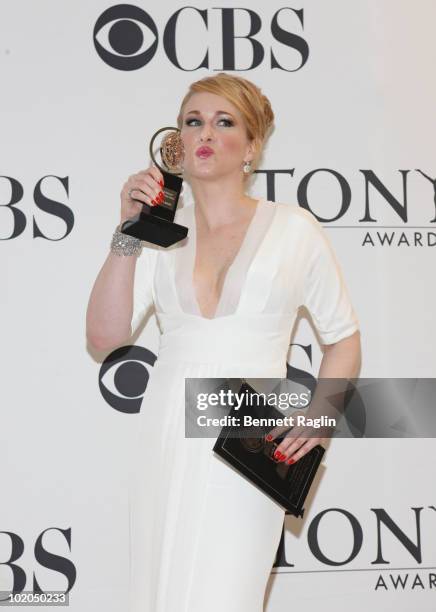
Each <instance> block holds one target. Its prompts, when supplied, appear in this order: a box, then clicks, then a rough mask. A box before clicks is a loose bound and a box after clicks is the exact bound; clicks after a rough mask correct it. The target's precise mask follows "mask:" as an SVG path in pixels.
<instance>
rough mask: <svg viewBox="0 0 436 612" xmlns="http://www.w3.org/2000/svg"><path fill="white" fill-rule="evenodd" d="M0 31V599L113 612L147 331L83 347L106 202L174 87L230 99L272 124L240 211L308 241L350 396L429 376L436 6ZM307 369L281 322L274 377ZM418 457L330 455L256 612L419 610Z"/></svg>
mask: <svg viewBox="0 0 436 612" xmlns="http://www.w3.org/2000/svg"><path fill="white" fill-rule="evenodd" d="M0 12H1V20H0V32H1V36H0V41H1V42H0V70H1V76H0V79H1V80H0V82H1V96H0V105H1V117H2V138H1V158H0V239H1V242H0V250H1V258H2V265H1V275H2V277H1V288H2V291H1V293H2V300H1V304H2V308H1V317H0V321H1V358H2V364H1V374H2V384H1V387H0V393H1V402H0V403H1V415H2V418H1V426H0V432H1V433H0V437H1V438H0V458H1V464H2V496H1V503H0V590H1V591H6V592H7V591H10V590H11V589H12V588H14V589H15V591H21V590H25V591H33V592H34V593H46V592H48V591H56V590H58V591H68V593H69V605H70V609H71V610H74V611H77V612H79V611H80V612H91V611H94V610H96V609H97V610H105V611H106V612H118V611H120V610H125V609H126V601H127V596H128V579H129V576H128V558H129V540H128V498H127V475H128V466H129V460H130V457H131V448H132V441H133V440H134V436H135V432H136V430H137V426H138V418H139V413H140V411H141V410H150V409H153V406H148V405H147V382H148V381H149V379H150V377H152V376H153V363H154V360H155V358H156V355H157V347H158V333H159V332H158V328H157V325H156V321H155V318H154V314H153V312H151V313H150V314H149V316H148V317H147V318H146V319H145V320H144V323H143V325H142V327H141V328H140V330H139V333H138V334H136V335H135V336H134V338H133V339H132V340H131V346H129V347H118V349H116V350H114V351H111V352H106V353H96V352H95V351H94V350H93V349H92V347H90V346H89V345H87V342H86V337H85V313H86V307H87V303H88V298H89V294H90V291H91V288H92V286H93V283H94V280H95V278H96V276H97V273H98V271H99V269H100V267H101V265H102V264H103V262H104V260H105V258H106V256H107V253H108V250H109V244H110V239H111V236H112V232H113V230H114V228H115V226H116V224H117V223H118V220H119V207H120V200H119V194H120V191H121V188H122V185H123V183H124V182H125V180H126V179H127V177H128V176H129V175H130V174H133V173H134V172H137V171H139V170H140V169H143V168H145V167H147V166H148V164H149V161H150V160H149V155H148V144H149V141H150V138H151V136H152V135H153V133H154V132H155V131H156V130H157V129H158V128H160V127H162V126H166V125H174V124H175V122H176V117H177V113H178V110H179V104H180V101H181V99H182V98H183V96H184V94H185V93H186V90H187V88H188V86H189V84H190V83H191V82H192V81H194V80H197V79H199V78H201V77H203V76H206V75H209V74H215V73H216V72H218V71H227V72H230V73H234V74H238V75H241V76H244V77H246V78H248V79H251V80H252V81H254V82H255V83H256V84H257V85H259V86H260V87H261V88H262V90H263V91H264V93H265V94H266V95H267V96H268V97H269V98H270V100H271V103H272V106H273V109H274V112H275V115H276V121H275V130H274V132H273V133H272V135H271V137H270V139H269V142H268V144H267V147H266V150H265V155H264V159H263V163H262V166H261V167H260V168H259V171H258V172H257V174H256V175H255V177H254V179H253V181H252V184H251V187H250V190H251V193H252V194H253V195H256V196H261V197H267V198H268V199H270V200H276V201H279V202H285V203H293V202H296V203H298V204H299V205H300V206H304V207H305V208H307V209H309V210H310V211H311V212H312V213H313V214H314V215H316V216H317V218H318V219H319V220H320V222H321V223H322V224H323V226H324V228H325V229H326V231H327V233H328V236H329V238H330V239H331V242H332V244H333V246H334V249H335V251H336V253H337V257H338V259H339V261H340V264H341V267H342V270H343V274H344V277H345V279H346V282H347V285H348V288H349V291H350V295H351V297H352V301H353V304H354V306H355V309H356V313H357V315H358V317H359V321H360V326H361V336H362V351H363V362H362V369H361V372H360V374H361V376H362V377H376V378H382V377H397V378H407V377H417V378H424V377H430V378H433V377H434V376H435V366H436V359H435V342H436V331H435V325H434V312H435V310H436V290H435V282H434V270H435V262H436V260H435V253H436V248H435V247H436V149H435V144H434V143H435V142H436V122H435V109H436V84H435V80H434V78H433V74H434V66H435V60H436V43H435V38H434V23H435V20H436V3H435V2H432V1H430V0H418V1H417V2H415V3H414V4H413V6H411V4H410V2H406V1H405V0H357V1H355V2H347V1H346V0H328V1H323V0H312V1H310V0H309V1H306V0H300V2H297V3H292V2H291V3H289V2H288V3H286V2H283V1H281V2H277V1H276V0H274V1H272V2H267V3H265V2H261V1H257V0H256V1H250V2H246V3H244V2H242V3H241V2H238V3H235V2H230V1H228V0H224V1H222V2H219V3H211V2H197V3H194V4H192V5H186V4H184V3H181V2H179V1H176V2H172V3H163V2H157V1H154V0H151V1H148V2H138V3H135V4H113V3H110V2H107V1H103V0H93V1H92V2H85V1H83V0H81V1H79V2H56V1H55V0H41V1H36V2H20V3H18V2H13V1H11V0H9V1H7V0H6V1H4V2H2V3H1V7H0ZM183 198H184V202H187V201H188V200H189V198H190V192H189V186H188V185H186V186H185V190H184V194H183ZM182 204H183V202H182ZM235 342H237V338H235ZM321 358H322V350H321V347H320V345H319V343H318V341H317V335H316V330H315V329H314V327H313V323H312V322H311V320H310V317H309V316H308V314H307V313H306V312H301V316H300V317H299V319H298V321H297V324H296V327H295V333H294V334H293V336H292V344H291V346H290V349H289V356H288V363H289V366H290V371H292V368H295V369H297V370H301V371H303V372H306V373H309V374H311V375H314V376H316V374H317V371H318V368H319V364H320V361H321ZM382 409H383V407H382V406H380V410H382ZM435 460H436V448H435V443H434V440H433V439H431V438H427V439H419V440H418V439H389V440H382V439H377V440H376V439H372V440H371V439H352V440H334V441H333V442H332V444H331V445H330V447H329V450H328V452H327V453H326V455H325V460H324V462H323V466H322V469H321V473H320V478H319V479H318V482H317V486H316V487H315V488H314V490H313V491H311V493H310V496H309V499H308V503H307V510H306V513H305V516H304V519H296V518H294V517H290V516H287V517H286V521H285V526H284V532H283V538H282V541H281V544H280V547H279V550H278V554H277V559H276V563H275V565H274V568H273V570H272V572H271V578H270V581H269V584H268V589H267V595H266V600H265V610H266V611H267V612H279V611H280V612H284V611H285V612H286V611H288V610H295V609H296V608H299V607H304V609H305V610H306V611H308V612H315V611H317V610H320V609H323V610H332V611H333V610H335V612H340V611H342V610H344V611H345V610H349V609H350V608H352V609H353V610H355V611H356V612H366V611H367V610H368V608H369V607H371V609H373V610H385V609H394V608H395V610H397V611H398V612H400V611H409V610H410V609H412V607H413V609H415V610H419V611H420V612H430V611H431V610H434V609H435V601H436V600H435V598H436V544H435V542H436V490H435V485H434V464H435ZM144 469H149V466H144ZM152 494H153V492H150V495H152ZM229 511H231V509H230V508H229ZM241 571H243V568H241ZM5 597H6V596H5V595H4V594H3V598H5ZM30 609H33V606H30Z"/></svg>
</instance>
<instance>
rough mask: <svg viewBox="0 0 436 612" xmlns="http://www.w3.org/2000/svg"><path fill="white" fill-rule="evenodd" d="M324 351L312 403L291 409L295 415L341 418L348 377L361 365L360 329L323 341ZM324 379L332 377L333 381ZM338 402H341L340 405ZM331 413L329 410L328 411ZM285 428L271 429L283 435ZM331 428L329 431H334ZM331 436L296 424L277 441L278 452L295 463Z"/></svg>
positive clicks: (274, 434) (285, 459)
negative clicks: (335, 339)
mask: <svg viewBox="0 0 436 612" xmlns="http://www.w3.org/2000/svg"><path fill="white" fill-rule="evenodd" d="M323 346H324V355H323V358H322V361H321V365H320V369H319V374H318V385H317V388H316V390H315V393H314V395H313V398H312V400H311V403H310V405H309V408H308V410H307V412H303V411H301V410H298V411H295V412H293V413H292V416H293V417H294V418H296V417H297V415H298V414H304V415H305V417H306V418H314V419H316V418H318V417H321V416H323V415H325V416H332V417H333V418H338V416H339V417H340V415H341V408H342V403H341V397H342V396H341V394H342V393H344V392H345V391H346V389H347V387H348V381H349V380H350V379H354V378H356V377H357V374H358V372H359V370H360V365H361V345H360V331H359V330H357V331H355V332H354V333H353V334H352V335H351V336H348V337H347V338H343V339H342V340H339V341H338V342H335V343H332V344H328V345H323ZM325 379H333V380H332V381H331V382H330V381H329V380H325ZM326 397H327V398H329V397H337V398H338V399H337V403H336V404H335V405H334V404H330V402H329V401H327V402H325V401H324V400H325V398H326ZM338 404H339V406H338ZM329 413H330V414H329ZM285 431H286V429H285V428H278V427H276V428H275V429H274V430H272V431H271V432H270V434H272V435H273V437H276V436H277V435H281V434H283V433H284V432H285ZM331 433H332V432H330V434H331ZM327 440H328V438H324V437H318V436H317V437H315V436H313V428H311V427H304V426H295V427H293V428H292V430H291V434H290V435H289V436H288V437H285V438H284V439H283V441H282V442H281V443H280V444H279V445H278V447H277V449H276V452H278V453H281V454H282V456H283V459H282V458H280V459H279V460H280V461H287V462H291V463H294V462H295V461H298V459H301V457H303V456H304V455H305V454H306V453H308V452H309V451H310V450H312V448H313V447H314V446H316V445H317V444H323V443H325V442H327Z"/></svg>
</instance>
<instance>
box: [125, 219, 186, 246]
mask: <svg viewBox="0 0 436 612" xmlns="http://www.w3.org/2000/svg"><path fill="white" fill-rule="evenodd" d="M120 231H121V232H122V233H123V234H128V235H129V236H133V237H134V238H139V240H145V241H147V242H151V243H152V244H157V245H159V246H163V247H169V246H171V245H172V244H176V242H180V240H183V238H186V236H187V235H188V228H187V227H185V226H184V225H179V224H178V223H174V222H172V221H166V220H165V219H162V218H160V217H156V216H154V215H147V214H144V213H139V214H138V215H136V216H135V217H132V218H131V219H127V221H124V223H123V224H122V225H121V230H120Z"/></svg>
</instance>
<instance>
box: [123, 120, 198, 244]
mask: <svg viewBox="0 0 436 612" xmlns="http://www.w3.org/2000/svg"><path fill="white" fill-rule="evenodd" d="M168 130H170V131H169V133H168V134H167V135H166V136H164V138H163V139H162V142H161V145H160V155H161V159H162V163H163V164H164V166H165V168H166V169H164V168H162V166H160V165H159V164H158V163H157V161H156V159H155V156H154V152H153V144H154V141H155V139H156V136H158V135H159V134H160V133H161V132H165V131H168ZM183 155H184V150H183V142H182V139H181V136H180V130H179V129H178V128H174V127H164V128H161V129H160V130H158V131H157V132H155V134H154V135H153V138H152V139H151V141H150V157H151V159H152V160H153V162H154V163H155V164H156V166H157V167H158V168H159V170H160V171H161V172H162V174H163V177H164V187H163V193H164V201H163V202H162V204H158V205H157V206H150V205H149V204H145V203H144V202H141V201H140V200H138V199H136V198H133V197H132V200H135V202H140V204H142V210H141V211H140V212H139V214H137V215H135V216H134V217H131V218H130V219H127V220H126V221H124V223H123V224H122V225H121V232H122V233H123V234H128V235H129V236H134V238H139V239H140V240H146V241H147V242H152V243H153V244H157V245H159V246H163V247H168V246H171V245H172V244H175V243H176V242H179V241H180V240H183V238H185V237H186V236H187V235H188V228H187V227H185V226H184V225H178V224H177V223H174V216H175V214H176V209H177V203H178V200H179V196H180V191H181V189H182V184H183V179H182V178H181V177H180V175H181V174H182V162H183Z"/></svg>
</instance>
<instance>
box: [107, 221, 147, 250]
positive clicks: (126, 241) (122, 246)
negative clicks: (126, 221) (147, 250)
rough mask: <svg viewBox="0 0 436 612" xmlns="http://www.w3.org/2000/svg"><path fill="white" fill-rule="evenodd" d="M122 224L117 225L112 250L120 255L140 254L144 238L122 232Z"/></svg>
mask: <svg viewBox="0 0 436 612" xmlns="http://www.w3.org/2000/svg"><path fill="white" fill-rule="evenodd" d="M120 225H121V224H120ZM120 225H117V227H116V229H115V231H114V234H113V236H112V241H111V252H112V253H115V255H118V256H119V257H121V256H122V255H139V254H140V252H141V249H142V240H140V239H139V238H135V237H134V236H129V235H127V234H123V233H122V232H120V229H119V228H120Z"/></svg>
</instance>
